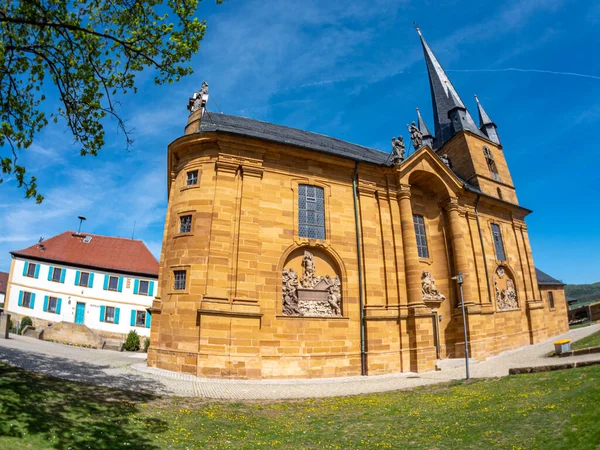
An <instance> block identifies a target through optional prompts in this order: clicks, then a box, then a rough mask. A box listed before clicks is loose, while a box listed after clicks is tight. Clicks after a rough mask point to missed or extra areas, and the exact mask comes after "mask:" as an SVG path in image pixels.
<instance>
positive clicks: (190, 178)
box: [186, 170, 198, 186]
mask: <svg viewBox="0 0 600 450" xmlns="http://www.w3.org/2000/svg"><path fill="white" fill-rule="evenodd" d="M186 184H187V185H188V186H195V185H196V184H198V171H197V170H192V171H190V172H188V173H187V182H186Z"/></svg>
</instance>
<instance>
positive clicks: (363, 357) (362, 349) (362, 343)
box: [352, 161, 367, 375]
mask: <svg viewBox="0 0 600 450" xmlns="http://www.w3.org/2000/svg"><path fill="white" fill-rule="evenodd" d="M359 164H360V163H359V162H358V161H356V167H355V168H354V177H352V188H353V189H352V190H353V193H354V224H355V226H356V249H357V252H356V253H357V255H358V304H359V308H360V373H361V375H366V374H367V360H366V356H367V355H366V353H365V311H364V305H363V304H364V299H363V267H362V237H361V233H360V226H359V217H358V186H357V184H358V183H357V182H358V165H359Z"/></svg>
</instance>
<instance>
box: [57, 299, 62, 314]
mask: <svg viewBox="0 0 600 450" xmlns="http://www.w3.org/2000/svg"><path fill="white" fill-rule="evenodd" d="M61 304H62V298H59V299H58V300H56V314H60V305H61Z"/></svg>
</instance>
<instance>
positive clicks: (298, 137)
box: [200, 113, 392, 166]
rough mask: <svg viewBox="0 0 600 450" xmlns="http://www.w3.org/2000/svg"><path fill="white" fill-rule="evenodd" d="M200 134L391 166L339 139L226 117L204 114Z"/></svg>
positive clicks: (378, 154) (377, 153)
mask: <svg viewBox="0 0 600 450" xmlns="http://www.w3.org/2000/svg"><path fill="white" fill-rule="evenodd" d="M200 131H201V132H203V131H216V132H223V133H231V134H237V135H240V136H250V137H254V138H258V139H264V140H267V141H271V142H277V143H280V144H288V145H295V146H297V147H302V148H306V149H310V150H316V151H318V152H323V153H327V154H330V155H335V156H341V157H343V158H350V159H353V160H355V161H361V162H362V161H364V162H368V163H372V164H379V165H387V166H391V165H392V163H391V161H390V154H389V153H385V152H382V151H381V150H375V149H372V148H368V147H363V146H361V145H356V144H351V143H349V142H345V141H342V140H340V139H336V138H332V137H329V136H324V135H322V134H317V133H311V132H310V131H303V130H298V129H296V128H290V127H284V126H282V125H275V124H273V123H268V122H261V121H259V120H254V119H248V118H246V117H238V116H230V115H228V114H216V113H207V114H206V115H205V116H204V117H203V118H202V122H201V124H200Z"/></svg>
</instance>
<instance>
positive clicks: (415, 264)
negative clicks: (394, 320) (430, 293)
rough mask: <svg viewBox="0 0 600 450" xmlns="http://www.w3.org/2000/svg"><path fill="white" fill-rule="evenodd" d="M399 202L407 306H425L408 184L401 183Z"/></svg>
mask: <svg viewBox="0 0 600 450" xmlns="http://www.w3.org/2000/svg"><path fill="white" fill-rule="evenodd" d="M398 199H399V203H400V222H401V224H402V244H403V250H404V269H405V272H406V284H407V291H408V306H409V307H413V308H414V307H425V302H424V301H423V293H422V291H421V272H422V270H421V266H420V264H419V252H418V250H417V236H416V234H415V225H414V221H413V212H412V205H411V203H410V186H408V185H402V186H401V187H400V192H399V194H398Z"/></svg>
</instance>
